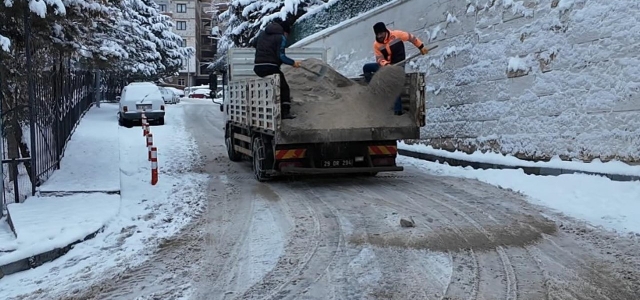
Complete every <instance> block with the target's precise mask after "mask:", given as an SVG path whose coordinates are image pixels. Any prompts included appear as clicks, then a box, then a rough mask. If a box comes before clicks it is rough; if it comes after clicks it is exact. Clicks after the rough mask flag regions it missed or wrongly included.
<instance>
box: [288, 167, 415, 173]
mask: <svg viewBox="0 0 640 300" xmlns="http://www.w3.org/2000/svg"><path fill="white" fill-rule="evenodd" d="M403 170H404V167H362V168H357V167H356V168H300V167H285V168H283V169H282V170H280V172H281V173H282V174H349V173H373V172H398V171H403Z"/></svg>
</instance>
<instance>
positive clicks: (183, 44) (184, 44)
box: [182, 39, 187, 47]
mask: <svg viewBox="0 0 640 300" xmlns="http://www.w3.org/2000/svg"><path fill="white" fill-rule="evenodd" d="M186 46H187V39H182V47H186Z"/></svg>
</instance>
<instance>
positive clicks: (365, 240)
mask: <svg viewBox="0 0 640 300" xmlns="http://www.w3.org/2000/svg"><path fill="white" fill-rule="evenodd" d="M358 182H360V181H356V182H354V187H356V188H358V189H360V191H359V192H360V193H362V195H366V196H367V197H368V199H369V200H370V201H371V203H382V202H384V203H387V204H388V207H389V209H390V210H392V211H398V210H399V209H398V208H402V209H404V210H406V211H410V212H414V213H417V214H423V213H424V211H422V210H420V209H419V208H416V207H415V206H412V205H407V204H406V202H404V201H398V202H393V201H390V200H387V199H386V198H387V197H380V196H379V195H381V194H384V193H385V192H384V191H380V190H376V193H373V191H371V189H370V187H369V186H364V185H362V184H358ZM367 182H368V181H367ZM347 188H348V189H349V190H353V188H351V187H347ZM347 188H344V189H347ZM390 199H394V197H390ZM367 215H369V214H367ZM396 226H397V225H396ZM421 226H423V227H425V228H426V229H427V230H429V231H431V232H433V233H434V234H435V235H436V238H437V239H438V240H440V242H441V243H443V244H444V243H445V240H444V238H443V237H442V235H441V233H440V232H438V231H437V230H435V229H434V228H433V227H431V226H429V225H427V222H424V223H423V224H422V225H421ZM363 227H364V228H363V231H365V234H364V235H362V237H358V238H359V239H362V241H359V242H358V243H360V244H370V245H376V244H379V242H373V243H372V242H371V241H370V240H369V236H370V234H369V233H368V232H367V228H366V227H365V226H363ZM412 236H413V235H412ZM410 241H411V240H410V239H409V240H407V242H410ZM407 244H408V243H405V244H404V245H396V246H399V247H403V246H404V247H405V248H409V249H407V251H411V253H414V256H415V257H418V258H422V257H421V256H419V255H418V254H415V252H414V251H412V249H410V247H406V246H407ZM444 253H445V254H446V257H447V259H448V262H450V263H451V262H453V256H452V253H451V251H449V250H447V251H445V252H444ZM453 268H454V266H453V265H450V268H449V272H448V273H449V276H447V279H446V282H442V281H440V282H441V285H442V286H441V287H440V288H441V289H440V290H439V292H438V291H437V288H436V287H435V286H433V284H432V281H431V280H428V279H424V280H423V284H424V285H425V289H424V292H425V293H429V292H431V293H433V294H434V297H433V298H434V299H440V297H439V295H443V294H444V293H445V291H446V290H447V289H448V287H449V285H450V284H451V281H452V280H453V275H454V269H453ZM432 269H433V266H432V265H429V266H428V268H426V270H428V271H427V272H429V273H430V274H431V275H433V277H434V278H438V277H439V276H437V275H436V274H433V272H431V270H432ZM440 277H441V276H440ZM429 286H433V287H432V289H433V291H436V292H433V291H430V290H428V289H427V287H429ZM427 296H428V295H427Z"/></svg>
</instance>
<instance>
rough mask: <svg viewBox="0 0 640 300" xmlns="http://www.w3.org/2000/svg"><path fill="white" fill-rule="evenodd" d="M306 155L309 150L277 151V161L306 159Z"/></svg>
mask: <svg viewBox="0 0 640 300" xmlns="http://www.w3.org/2000/svg"><path fill="white" fill-rule="evenodd" d="M306 154H307V149H287V150H276V159H277V160H281V159H298V158H304V157H305V155H306Z"/></svg>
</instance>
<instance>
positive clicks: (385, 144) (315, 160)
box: [220, 48, 425, 181]
mask: <svg viewBox="0 0 640 300" xmlns="http://www.w3.org/2000/svg"><path fill="white" fill-rule="evenodd" d="M253 55H254V49H252V48H232V49H230V50H229V52H228V54H227V71H226V72H225V73H226V74H224V75H223V76H225V77H226V78H224V79H223V82H224V83H225V87H224V90H225V92H224V97H223V101H222V104H221V107H220V109H221V111H223V113H224V118H225V145H226V150H227V154H228V157H229V159H230V160H231V161H234V162H239V161H242V160H249V161H251V163H252V169H253V173H254V175H255V178H256V179H257V180H258V181H266V180H269V179H271V178H274V177H277V176H283V175H295V174H345V173H351V174H361V175H367V176H375V175H376V174H378V172H394V171H402V170H403V169H404V168H403V167H402V166H398V165H397V164H396V158H397V155H398V151H397V141H398V140H403V139H419V138H420V128H421V127H424V126H425V91H424V86H425V79H424V74H422V73H417V72H416V73H407V74H406V80H405V89H404V92H403V94H402V96H401V97H402V100H403V108H404V110H405V116H402V117H409V118H411V119H412V122H411V125H410V126H403V127H363V128H341V129H323V128H312V129H308V130H284V128H285V127H286V124H284V123H283V122H287V121H289V120H282V119H281V118H280V95H279V84H280V78H279V76H277V75H272V76H267V77H265V78H260V77H258V76H256V75H254V74H253ZM287 55H288V56H290V57H292V58H293V59H296V60H303V59H306V58H316V59H321V60H323V61H326V56H327V52H326V50H325V49H322V48H289V49H287ZM351 79H352V80H353V81H355V82H356V83H358V84H363V85H364V84H366V83H365V81H364V78H351ZM302 105H304V104H302ZM380 109H388V108H386V107H383V108H380ZM336 113H343V114H345V118H348V117H349V112H336ZM351 113H353V112H351ZM389 113H390V117H397V116H393V115H392V112H391V111H389Z"/></svg>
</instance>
